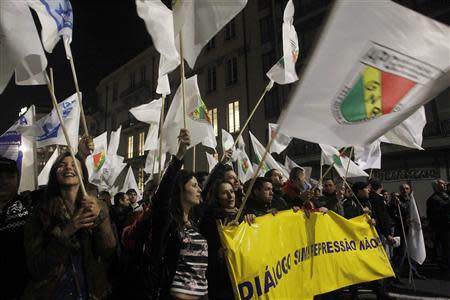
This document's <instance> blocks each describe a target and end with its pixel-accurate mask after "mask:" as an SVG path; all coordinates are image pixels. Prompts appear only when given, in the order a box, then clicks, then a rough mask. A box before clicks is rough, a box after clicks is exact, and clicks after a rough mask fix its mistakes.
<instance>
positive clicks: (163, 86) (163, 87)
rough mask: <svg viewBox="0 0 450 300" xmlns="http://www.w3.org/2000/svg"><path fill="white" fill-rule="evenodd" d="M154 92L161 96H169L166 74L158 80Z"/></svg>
mask: <svg viewBox="0 0 450 300" xmlns="http://www.w3.org/2000/svg"><path fill="white" fill-rule="evenodd" d="M160 65H161V63H160ZM160 72H161V71H160ZM156 92H157V93H158V94H161V95H169V94H170V93H171V91H170V83H169V76H167V74H166V75H163V76H160V77H159V78H158V86H157V87H156Z"/></svg>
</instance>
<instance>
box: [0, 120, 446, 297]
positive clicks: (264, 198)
mask: <svg viewBox="0 0 450 300" xmlns="http://www.w3.org/2000/svg"><path fill="white" fill-rule="evenodd" d="M178 139H179V148H178V152H177V154H176V155H173V156H172V157H171V159H170V162H169V163H168V166H167V167H166V169H165V172H164V173H163V176H162V177H161V178H158V177H157V176H155V177H153V178H152V180H151V181H150V182H149V183H148V184H147V185H146V187H145V190H144V194H143V199H137V193H136V191H135V190H132V189H131V190H128V191H127V192H126V193H122V192H119V193H116V194H115V195H110V193H109V192H108V191H98V190H97V189H96V187H95V186H92V185H90V184H89V183H88V182H87V178H88V174H87V169H86V166H85V163H84V159H85V157H86V155H87V153H88V151H89V148H90V147H92V145H90V143H91V141H90V142H87V143H86V145H84V146H83V145H81V146H80V147H79V149H80V151H81V152H83V151H84V152H86V151H87V152H86V153H80V154H79V155H77V156H76V160H75V161H74V160H73V159H72V156H71V155H70V154H69V153H63V154H61V155H60V156H59V157H58V159H57V160H56V162H55V163H54V165H53V166H52V168H51V171H50V175H49V181H48V185H47V186H46V187H45V188H44V189H39V190H37V191H33V192H25V193H22V194H20V195H18V194H17V190H18V182H19V173H18V171H17V168H16V163H15V162H14V161H11V160H8V159H5V158H0V182H1V183H2V189H1V190H0V239H1V242H2V247H0V260H1V264H0V272H1V273H2V278H7V279H8V280H7V281H8V284H7V285H6V286H5V287H4V288H3V289H2V299H184V300H194V299H234V294H233V288H232V284H231V281H230V277H229V275H228V270H227V265H226V261H225V256H224V249H223V246H222V244H221V242H220V237H219V232H218V229H217V228H218V227H217V223H218V222H221V223H222V224H231V225H232V224H236V222H235V219H236V215H237V213H238V209H239V208H240V206H241V205H242V200H243V197H244V194H245V191H246V190H247V187H248V184H249V183H248V182H245V183H242V182H240V181H239V179H238V177H237V176H236V173H235V171H234V170H233V167H232V164H230V163H229V160H230V158H231V154H232V153H231V152H230V151H228V152H227V153H226V155H224V159H223V160H222V161H221V162H219V163H218V164H217V165H216V166H215V168H214V169H213V170H212V171H211V173H210V174H208V173H205V172H199V173H193V172H190V171H188V170H186V169H182V166H183V157H184V155H185V153H186V150H187V147H188V146H189V145H190V135H189V132H188V131H187V130H184V129H182V130H181V131H180V135H179V137H178ZM82 141H86V139H82ZM86 149H87V150H86ZM75 164H77V166H78V169H79V170H81V174H79V175H81V178H82V180H83V182H84V184H85V186H86V190H87V194H86V195H83V193H82V190H81V188H80V181H79V177H78V176H77V175H78V174H77V172H76V165H75ZM433 189H434V194H433V195H431V197H430V198H429V199H428V200H427V218H428V220H429V224H430V228H431V229H432V230H433V232H434V238H435V249H436V258H437V261H438V263H439V266H440V267H441V268H442V269H448V267H449V235H450V199H449V184H448V183H446V182H445V181H444V180H441V179H438V180H436V181H434V182H433ZM411 192H412V190H411V185H410V184H408V183H404V184H401V185H400V190H399V192H388V191H386V190H385V189H383V186H382V183H381V182H380V181H378V180H376V179H370V180H369V181H367V182H366V181H365V182H363V181H358V182H354V183H349V182H347V181H339V182H337V181H335V180H334V179H332V178H325V179H324V180H323V181H322V186H320V185H319V186H317V185H315V186H312V185H311V184H310V183H309V182H308V181H307V178H306V174H305V171H304V170H303V169H302V168H300V167H294V168H293V169H292V170H291V171H290V175H289V178H284V177H283V175H282V173H281V172H280V170H276V169H272V170H270V171H268V172H267V173H266V174H265V176H264V177H257V178H256V181H255V183H254V185H253V188H252V190H251V191H250V192H249V193H250V195H248V201H247V203H246V204H245V207H244V208H243V214H242V217H241V218H240V220H239V221H240V222H247V223H249V224H252V223H253V222H254V221H255V218H256V217H258V216H262V215H265V214H273V215H276V214H277V213H278V212H279V211H282V210H289V209H292V210H293V211H294V212H296V213H303V212H305V213H307V214H308V213H310V212H312V211H320V212H322V213H327V212H328V211H333V212H335V213H337V214H339V215H341V216H343V217H345V218H347V219H350V218H353V217H356V216H358V215H361V214H365V213H366V214H369V215H370V217H371V224H372V225H373V226H375V227H376V229H377V232H378V233H379V235H380V238H381V240H382V241H383V243H384V245H385V248H386V252H387V254H388V256H389V258H390V260H391V263H392V266H393V268H394V270H395V272H396V274H397V275H402V274H403V273H404V272H409V271H410V269H411V271H412V272H413V274H414V275H415V276H416V277H420V278H422V277H423V276H422V275H421V274H420V273H419V272H418V270H419V268H418V266H417V264H415V263H414V262H412V263H409V262H408V259H407V250H406V247H405V243H404V242H403V240H404V234H403V233H404V232H408V226H411V219H410V215H409V214H410V211H409V204H410V201H412V200H411ZM398 236H399V237H400V243H399V242H398V239H397V238H396V237H398ZM350 292H351V293H352V295H354V296H355V298H356V293H355V289H354V287H350ZM340 293H341V292H340V291H334V292H332V293H329V294H328V295H320V296H317V298H320V299H328V298H331V299H337V298H336V297H338V296H339V295H340ZM380 297H382V296H381V294H380Z"/></svg>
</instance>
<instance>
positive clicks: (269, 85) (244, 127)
mask: <svg viewBox="0 0 450 300" xmlns="http://www.w3.org/2000/svg"><path fill="white" fill-rule="evenodd" d="M273 84H274V82H273V81H272V80H271V81H270V82H269V83H268V84H267V86H266V88H265V89H264V92H263V93H262V95H261V97H259V100H258V102H256V105H255V107H254V108H253V110H252V112H251V113H250V115H249V116H248V118H247V120H246V121H245V124H244V126H243V127H242V128H241V130H240V131H239V134H238V136H237V137H236V139H235V140H234V143H233V146H232V147H231V149H233V148H234V147H236V145H237V143H238V141H239V137H241V136H242V133H243V132H244V130H245V129H246V128H247V126H248V124H249V123H250V120H251V119H252V117H253V115H254V114H255V112H256V110H257V109H258V107H259V105H260V104H261V101H262V100H263V99H264V96H265V95H266V94H267V92H268V91H270V90H271V89H272V87H273ZM277 132H278V131H277ZM224 157H225V153H224V154H223V155H222V159H221V160H220V161H222V160H223V159H224Z"/></svg>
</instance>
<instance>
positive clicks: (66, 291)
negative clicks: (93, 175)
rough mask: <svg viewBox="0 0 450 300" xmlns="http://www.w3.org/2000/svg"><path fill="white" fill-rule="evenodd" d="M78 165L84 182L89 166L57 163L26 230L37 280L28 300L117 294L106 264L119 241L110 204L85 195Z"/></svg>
mask: <svg viewBox="0 0 450 300" xmlns="http://www.w3.org/2000/svg"><path fill="white" fill-rule="evenodd" d="M75 163H77V164H78V166H79V168H80V170H81V171H82V173H81V174H80V175H81V176H82V179H83V180H86V179H87V178H88V174H87V169H86V166H85V164H84V162H83V161H81V160H80V159H79V158H78V157H77V161H76V162H74V161H73V159H72V157H71V156H70V155H69V153H67V152H66V153H63V154H61V155H60V156H59V157H58V158H57V160H56V162H55V163H54V164H53V166H52V168H51V170H50V175H49V181H48V186H47V191H46V195H45V197H43V199H39V202H38V203H37V204H36V207H35V209H34V211H33V213H32V215H31V216H30V219H29V220H28V222H27V224H26V225H25V249H26V254H27V262H28V267H29V271H30V274H31V278H32V280H31V281H30V283H29V285H28V287H27V289H26V291H25V294H24V299H70V298H76V299H88V298H93V297H96V299H104V298H106V296H108V294H109V293H110V291H111V287H110V285H109V282H108V280H107V278H106V269H105V262H107V260H108V258H109V257H110V256H111V254H112V253H113V252H114V249H115V247H116V240H115V238H114V234H113V231H112V227H111V223H110V220H109V215H108V211H107V207H106V204H105V203H103V202H101V201H99V200H98V199H97V198H96V197H94V196H91V195H86V196H83V195H82V193H81V189H80V181H79V179H78V176H77V173H76V169H75Z"/></svg>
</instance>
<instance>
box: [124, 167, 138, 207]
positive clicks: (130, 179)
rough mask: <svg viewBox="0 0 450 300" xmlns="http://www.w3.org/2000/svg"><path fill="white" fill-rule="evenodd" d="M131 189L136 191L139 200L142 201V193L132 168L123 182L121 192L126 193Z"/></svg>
mask: <svg viewBox="0 0 450 300" xmlns="http://www.w3.org/2000/svg"><path fill="white" fill-rule="evenodd" d="M129 189H134V190H135V191H136V193H137V198H138V199H142V193H141V190H140V189H139V187H138V185H137V183H136V178H135V177H134V174H133V168H131V166H130V167H129V168H128V172H127V175H126V176H125V180H124V181H123V185H122V189H121V190H120V191H121V192H123V193H126V192H127V191H128V190H129Z"/></svg>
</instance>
